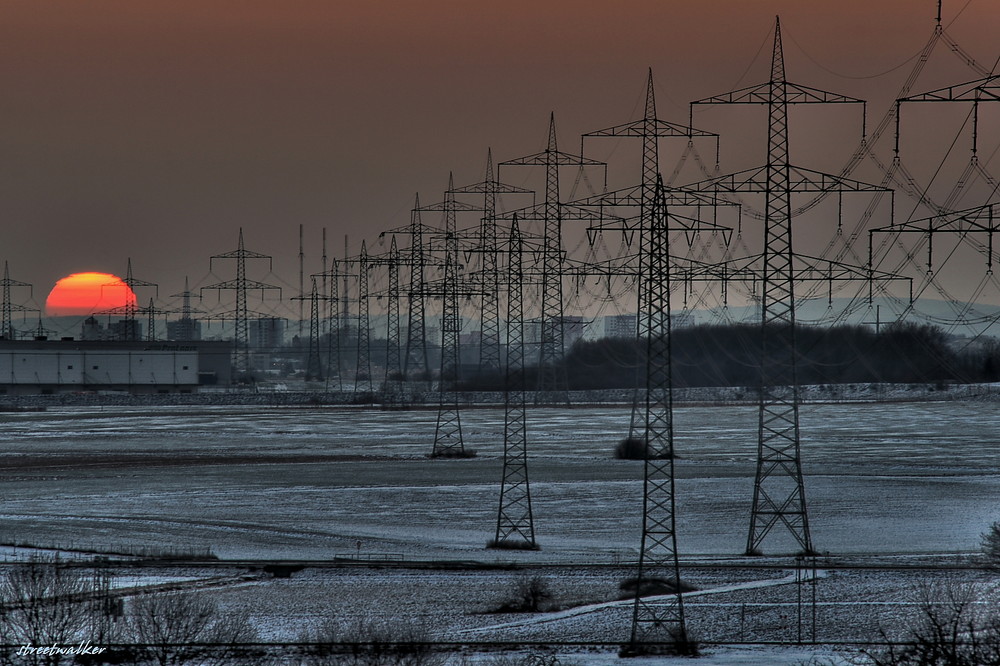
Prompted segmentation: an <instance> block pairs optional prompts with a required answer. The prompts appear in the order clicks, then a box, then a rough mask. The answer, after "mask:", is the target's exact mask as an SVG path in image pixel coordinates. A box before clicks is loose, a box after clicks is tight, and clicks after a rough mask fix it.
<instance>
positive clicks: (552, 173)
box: [500, 113, 605, 402]
mask: <svg viewBox="0 0 1000 666" xmlns="http://www.w3.org/2000/svg"><path fill="white" fill-rule="evenodd" d="M564 165H573V166H577V167H584V166H605V165H604V163H603V162H598V161H596V160H588V159H586V158H584V157H583V156H582V155H571V154H569V153H561V152H559V147H558V144H557V142H556V118H555V114H554V113H553V114H551V116H550V117H549V134H548V143H547V144H546V147H545V150H544V151H542V152H540V153H535V154H534V155H528V156H526V157H520V158H517V159H513V160H507V161H505V162H502V163H501V164H500V166H543V167H545V201H544V203H543V204H542V205H543V220H544V232H543V236H544V242H543V246H542V285H541V286H542V308H541V316H540V319H541V321H540V324H541V336H540V340H539V350H538V387H537V388H538V393H537V398H538V400H539V401H548V402H568V401H569V391H568V385H567V379H566V368H565V367H564V366H563V356H564V354H565V342H564V336H563V323H564V316H563V313H564V309H563V306H564V302H563V277H564V270H563V261H564V257H563V254H564V253H563V247H562V220H563V215H562V203H561V202H560V200H559V167H560V166H564Z"/></svg>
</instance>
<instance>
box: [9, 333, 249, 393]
mask: <svg viewBox="0 0 1000 666" xmlns="http://www.w3.org/2000/svg"><path fill="white" fill-rule="evenodd" d="M231 354H232V343H230V342H228V341H222V342H220V341H187V342H141V341H129V342H114V341H103V340H74V339H72V338H64V339H62V340H44V339H39V340H0V394H13V395H29V394H39V393H41V394H51V393H61V392H79V391H128V392H131V393H194V392H196V391H197V390H198V388H199V387H201V386H206V385H223V386H225V385H228V384H229V382H230V377H231V365H232V364H231Z"/></svg>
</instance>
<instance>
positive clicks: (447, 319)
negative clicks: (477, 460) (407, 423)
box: [431, 174, 465, 457]
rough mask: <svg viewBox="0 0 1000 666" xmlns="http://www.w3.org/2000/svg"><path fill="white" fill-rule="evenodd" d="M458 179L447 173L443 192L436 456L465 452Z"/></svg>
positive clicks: (434, 450) (435, 432)
mask: <svg viewBox="0 0 1000 666" xmlns="http://www.w3.org/2000/svg"><path fill="white" fill-rule="evenodd" d="M454 188H455V182H454V179H453V178H452V176H451V175H450V174H449V176H448V189H447V190H446V191H445V195H444V284H443V286H444V288H443V291H442V296H443V299H442V300H443V304H442V308H441V309H442V315H441V374H440V376H439V378H438V397H439V403H438V418H437V427H436V428H435V429H434V449H433V451H432V453H431V455H432V456H434V457H439V456H461V455H464V453H465V445H464V443H463V441H462V418H461V411H460V410H459V408H458V397H457V395H456V393H455V392H456V389H457V384H458V380H459V366H460V364H461V358H460V354H459V351H460V350H459V345H458V336H459V333H461V329H462V322H461V319H460V317H459V313H458V272H459V256H458V226H457V221H456V217H455V209H456V206H455V204H456V201H455V193H454Z"/></svg>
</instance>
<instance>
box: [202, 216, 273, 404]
mask: <svg viewBox="0 0 1000 666" xmlns="http://www.w3.org/2000/svg"><path fill="white" fill-rule="evenodd" d="M219 259H233V260H235V261H236V279H234V280H225V281H223V282H217V283H216V284H211V285H208V286H205V287H202V288H201V292H200V293H204V292H205V291H206V290H214V291H216V292H222V291H235V292H236V308H235V309H234V310H231V311H229V312H224V313H222V314H219V315H215V316H214V317H213V318H214V319H222V320H232V321H233V322H234V323H235V335H234V338H233V346H234V349H233V383H234V384H252V383H253V367H252V365H251V363H250V315H251V314H255V315H258V316H260V317H265V316H266V315H264V314H263V313H258V312H251V311H250V309H249V308H248V306H247V293H248V292H249V291H251V290H253V291H260V292H261V298H263V296H264V293H265V292H267V291H270V290H274V289H276V290H278V296H279V298H280V296H281V287H277V286H275V285H273V284H267V283H265V282H260V281H258V280H251V279H249V278H248V277H247V260H248V259H266V260H267V262H268V269H269V270H270V267H271V257H270V256H269V255H266V254H261V253H259V252H253V251H251V250H247V249H246V247H245V245H244V243H243V228H242V227H240V233H239V240H238V241H237V245H236V249H235V250H233V251H231V252H224V253H223V254H215V255H212V257H211V258H210V259H209V270H210V271H211V270H212V267H213V266H214V262H215V261H216V260H219Z"/></svg>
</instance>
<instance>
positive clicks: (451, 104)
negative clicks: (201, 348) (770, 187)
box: [0, 0, 1000, 298]
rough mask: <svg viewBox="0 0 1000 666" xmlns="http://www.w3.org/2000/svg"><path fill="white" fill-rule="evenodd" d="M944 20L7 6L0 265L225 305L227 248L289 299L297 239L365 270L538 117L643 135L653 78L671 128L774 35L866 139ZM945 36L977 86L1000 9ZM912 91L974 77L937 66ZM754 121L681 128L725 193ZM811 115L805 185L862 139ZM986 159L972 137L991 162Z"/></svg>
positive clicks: (648, 10) (801, 9)
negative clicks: (715, 143) (361, 259)
mask: <svg viewBox="0 0 1000 666" xmlns="http://www.w3.org/2000/svg"><path fill="white" fill-rule="evenodd" d="M936 7H937V2H936V0H880V1H879V2H871V1H870V0H867V1H864V2H862V1H860V0H844V1H841V2H836V3H832V2H830V3H820V2H804V1H802V0H754V1H752V2H748V1H747V0H704V1H701V2H694V1H688V2H679V1H674V2H664V1H663V0H624V1H622V2H618V3H614V4H609V3H606V2H594V1H586V2H581V1H574V2H570V1H569V0H553V1H551V2H526V1H524V0H515V1H511V2H504V3H468V2H459V1H458V0H429V1H427V2H421V3H399V2H389V1H388V0H380V1H373V2H364V3H340V2H329V0H288V1H285V2H280V3H279V2H273V1H267V2H261V1H257V2H255V1H248V0H239V1H236V0H222V1H216V2H203V1H197V2H196V1H194V0H171V1H170V2H167V1H166V0H154V1H152V2H140V3H137V2H134V1H133V0H92V1H89V2H86V3H82V2H79V1H78V0H49V1H47V2H44V3H40V2H22V1H20V0H0V91H2V94H0V118H2V119H3V123H2V125H0V141H2V150H0V210H2V212H3V217H4V220H5V221H6V224H5V225H4V227H3V228H4V231H3V233H2V236H0V241H2V243H0V247H2V248H3V249H4V256H5V258H7V259H9V260H10V262H11V263H10V267H11V275H12V276H13V277H16V278H17V279H22V280H26V281H29V282H33V283H34V284H36V285H38V286H39V287H40V289H41V288H48V287H49V286H50V285H52V284H53V283H54V282H55V281H56V280H57V279H58V278H60V277H62V276H64V275H67V274H69V273H71V272H74V271H79V270H83V269H84V268H99V269H100V270H104V271H107V272H122V271H124V269H125V263H126V260H127V259H126V258H127V257H129V256H131V257H132V258H133V264H134V266H135V271H136V275H137V276H139V277H141V278H142V279H145V280H149V281H153V282H158V283H160V284H161V287H162V288H161V293H164V294H170V293H176V292H178V291H180V290H181V288H182V285H183V279H184V276H185V275H188V276H190V278H191V281H192V284H193V285H197V284H199V281H201V282H200V283H201V284H206V283H209V282H211V281H216V280H213V279H210V277H209V276H208V275H207V273H208V270H209V262H208V257H209V255H211V254H217V253H222V252H226V251H229V250H232V249H234V248H235V239H236V234H237V229H238V227H240V226H242V227H243V228H244V230H245V234H246V240H247V246H248V247H250V248H252V249H254V250H257V251H260V252H267V253H269V254H272V255H275V260H276V263H275V273H276V274H277V277H278V278H280V279H281V280H284V285H283V286H285V287H286V288H287V287H297V277H298V263H297V254H298V224H300V223H301V224H304V225H305V227H306V234H307V242H308V243H309V244H310V247H309V248H308V249H307V251H306V259H307V262H311V263H310V264H309V265H308V266H307V269H306V270H307V272H315V271H318V270H319V269H320V266H319V253H320V251H319V248H318V244H319V238H320V229H321V228H322V227H324V226H325V227H327V228H328V233H329V236H330V243H329V244H330V248H331V249H330V252H331V254H332V253H333V252H334V251H336V252H337V253H340V252H341V249H340V248H341V247H342V243H343V235H344V234H345V233H348V234H350V235H351V239H352V241H351V244H352V252H357V249H358V246H359V244H360V239H361V238H362V237H363V236H364V237H367V238H369V239H371V238H374V237H376V236H377V234H378V232H379V231H381V230H383V229H386V228H389V227H396V226H400V225H402V224H405V223H406V221H407V220H408V210H409V208H410V206H411V203H412V200H413V194H414V192H420V193H421V195H422V197H423V199H424V201H426V202H433V201H437V200H439V199H440V192H441V190H442V189H443V187H444V185H445V184H446V182H447V178H448V173H449V172H450V171H453V172H454V174H455V180H456V184H464V183H471V182H476V181H478V180H480V179H481V177H482V169H483V164H484V161H485V154H486V150H487V148H488V147H492V148H493V151H494V155H495V157H496V159H497V160H498V161H501V160H504V159H510V158H513V157H518V156H521V155H525V154H528V153H532V152H536V151H538V150H540V149H541V148H542V147H543V142H544V140H545V133H546V123H547V119H548V116H549V113H550V112H553V111H554V112H555V114H556V119H557V122H558V124H559V137H560V146H561V147H562V148H563V149H565V150H576V149H577V147H578V146H579V135H580V134H581V133H583V132H586V131H591V130H595V129H599V128H602V127H607V126H610V125H614V124H617V123H621V122H625V121H627V120H632V119H634V118H635V117H637V116H638V114H639V112H640V105H641V96H642V92H643V83H644V80H645V76H646V69H647V68H648V67H652V68H653V71H654V74H655V77H656V83H657V95H658V102H659V110H660V115H661V117H663V118H665V119H667V120H672V121H674V122H683V123H686V121H687V103H688V102H689V101H691V100H694V99H698V98H701V97H704V96H707V95H711V94H716V93H720V92H724V91H727V90H730V89H731V88H733V87H734V86H736V85H749V84H752V83H756V82H761V81H763V80H765V79H766V77H767V62H766V60H767V51H768V49H767V47H766V46H765V47H764V49H763V51H759V49H760V47H761V46H762V45H763V44H764V42H765V41H766V40H767V35H768V32H769V31H770V29H771V26H772V24H773V21H774V16H775V14H781V17H782V27H783V30H784V32H785V51H786V58H787V61H788V76H789V79H791V80H794V81H797V82H800V83H803V84H806V85H811V86H815V87H820V88H825V89H829V90H834V91H838V92H843V93H845V94H849V95H853V96H856V97H863V98H867V99H871V100H872V105H871V106H872V108H871V109H870V111H869V115H870V116H871V117H875V116H877V115H879V114H880V113H881V110H882V109H883V108H884V107H885V106H886V105H887V104H889V103H890V102H891V100H892V99H893V97H894V95H895V91H896V90H898V88H899V86H900V85H901V83H902V77H904V76H905V74H906V72H907V71H908V66H904V67H902V68H900V69H896V70H894V71H891V72H889V73H888V74H886V75H884V76H877V75H878V74H880V73H882V72H886V71H887V70H892V69H893V68H894V67H896V66H898V65H900V64H901V63H904V62H906V60H907V59H908V58H910V57H912V56H913V55H914V54H915V53H917V52H918V51H919V50H920V48H921V47H922V46H923V45H924V44H925V42H926V41H927V39H928V38H929V36H930V34H931V31H932V29H933V25H934V14H935V12H936ZM944 22H945V24H946V25H947V26H948V32H949V34H950V35H952V36H954V37H955V38H956V39H957V40H958V41H960V42H961V43H962V44H963V46H964V47H965V48H967V49H968V50H969V51H970V52H971V53H972V54H973V55H974V56H975V57H976V58H977V59H978V60H980V61H981V62H983V63H985V64H986V65H987V67H989V66H992V65H993V62H994V60H995V59H996V58H997V56H998V55H1000V52H998V50H997V47H996V39H995V35H996V34H997V33H998V30H1000V3H996V2H993V0H972V1H971V2H968V1H967V0H958V1H948V0H946V1H945V3H944ZM758 53H760V54H761V55H760V56H759V57H758V58H757V59H756V60H754V56H755V54H758ZM866 77H867V78H866ZM926 77H927V78H926V85H927V86H928V87H937V86H939V85H944V84H946V83H954V82H956V79H958V80H968V79H970V78H974V77H973V76H972V75H971V74H970V72H969V70H968V69H967V68H965V67H964V66H962V64H961V63H960V62H958V60H957V59H956V58H954V57H953V56H951V55H950V54H949V53H946V52H940V53H938V54H936V57H935V63H934V64H933V65H932V66H930V67H929V68H928V71H927V73H926ZM758 111H759V110H758ZM740 113H743V112H742V111H741V112H740ZM810 113H811V112H810ZM753 114H754V111H749V112H747V115H743V116H740V115H739V114H738V113H736V112H729V111H725V112H723V111H708V112H705V114H704V115H700V116H699V117H698V118H696V124H699V123H702V124H704V125H706V128H707V129H712V130H714V131H720V132H722V133H723V134H724V137H723V159H724V160H725V162H726V164H724V165H723V168H724V169H725V168H726V167H727V165H732V168H733V169H735V168H742V167H746V166H749V165H751V164H755V163H759V162H760V161H761V160H762V158H763V145H764V138H763V134H762V133H763V126H762V120H761V118H760V116H759V114H758V115H753ZM802 117H803V118H804V120H803V121H802V123H803V124H802V125H799V126H798V127H799V128H801V129H799V130H798V131H800V132H801V133H802V134H800V136H805V137H806V139H803V140H800V141H799V143H798V144H794V145H793V150H795V146H796V145H798V146H809V147H810V148H809V149H810V151H812V150H813V148H812V145H811V144H809V141H813V140H815V141H817V142H820V143H818V145H819V146H820V147H821V148H822V149H821V150H819V151H818V152H817V157H818V159H819V161H820V162H823V163H821V164H816V165H814V166H815V167H816V168H821V169H836V168H837V167H839V166H840V164H842V163H843V161H844V160H845V159H846V155H841V154H839V152H843V150H842V149H843V147H844V146H847V145H849V144H847V143H846V140H841V139H840V138H838V137H839V135H838V132H849V131H856V127H855V126H856V125H858V124H859V121H858V120H857V119H849V120H846V121H840V120H838V121H836V123H841V122H844V123H846V125H843V124H841V125H838V124H836V123H834V122H832V121H831V122H830V123H827V121H826V118H827V117H826V116H823V115H822V114H820V115H819V116H815V115H809V114H804V115H803V116H802ZM846 117H848V118H851V117H850V116H846ZM796 122H798V121H797V120H796ZM984 122H986V121H984ZM810 123H811V124H810ZM851 123H855V125H851ZM744 130H745V134H746V138H744V137H743V136H742V135H743V134H744ZM727 132H729V135H728V136H727V135H726V133H727ZM738 134H739V135H740V136H737V135H738ZM827 135H831V137H832V139H831V140H830V141H829V142H828V143H826V144H823V143H821V139H822V137H824V136H827ZM998 135H1000V132H994V133H993V135H992V136H991V135H989V132H984V141H987V142H989V141H992V144H991V145H989V146H988V147H987V150H992V149H993V148H994V147H995V146H996V145H997V144H998V142H1000V136H998ZM824 146H829V148H830V149H829V151H827V150H826V148H825V147H824ZM629 150H633V148H632V147H630V146H625V147H622V148H621V149H620V152H619V153H618V154H619V155H621V156H623V159H624V156H627V155H628V151H629ZM826 152H829V155H826V154H825V153H826ZM519 177H520V178H522V179H528V178H529V177H530V176H529V175H527V174H522V175H520V176H519ZM519 184H522V183H519ZM523 184H526V185H528V186H536V184H535V183H523ZM41 230H44V233H42V231H41ZM222 277H226V278H228V277H230V276H229V275H228V274H226V275H224V276H222ZM257 277H261V278H263V277H264V276H263V275H257ZM272 281H275V282H277V281H278V280H272ZM289 295H291V294H289ZM140 297H143V298H144V296H143V295H142V294H140Z"/></svg>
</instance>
